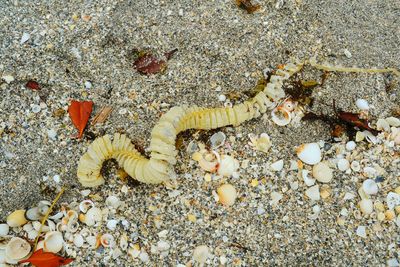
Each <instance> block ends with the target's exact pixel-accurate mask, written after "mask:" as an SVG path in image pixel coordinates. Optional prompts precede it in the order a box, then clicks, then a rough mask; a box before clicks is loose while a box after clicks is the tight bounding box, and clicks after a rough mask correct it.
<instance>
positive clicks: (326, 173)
mask: <svg viewBox="0 0 400 267" xmlns="http://www.w3.org/2000/svg"><path fill="white" fill-rule="evenodd" d="M312 174H313V176H314V178H315V179H317V181H318V182H321V183H329V182H330V181H331V180H332V178H333V172H332V169H331V168H329V166H328V165H327V164H326V163H324V162H319V163H317V164H315V165H314V166H313V170H312Z"/></svg>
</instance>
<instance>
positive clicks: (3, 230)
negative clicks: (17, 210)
mask: <svg viewBox="0 0 400 267" xmlns="http://www.w3.org/2000/svg"><path fill="white" fill-rule="evenodd" d="M9 231H10V226H9V225H8V224H6V223H2V224H0V237H4V236H7V235H8V232H9Z"/></svg>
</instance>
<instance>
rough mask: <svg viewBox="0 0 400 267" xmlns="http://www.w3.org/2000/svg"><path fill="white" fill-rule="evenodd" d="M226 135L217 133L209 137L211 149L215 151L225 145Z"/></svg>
mask: <svg viewBox="0 0 400 267" xmlns="http://www.w3.org/2000/svg"><path fill="white" fill-rule="evenodd" d="M225 140H226V135H225V134H224V133H223V132H217V133H215V134H213V135H212V136H211V137H210V143H211V148H213V149H215V148H218V147H220V146H223V145H224V144H225Z"/></svg>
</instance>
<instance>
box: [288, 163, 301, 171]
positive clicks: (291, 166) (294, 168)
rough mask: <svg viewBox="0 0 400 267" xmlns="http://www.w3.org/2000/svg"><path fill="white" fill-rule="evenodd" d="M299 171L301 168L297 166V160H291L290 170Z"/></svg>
mask: <svg viewBox="0 0 400 267" xmlns="http://www.w3.org/2000/svg"><path fill="white" fill-rule="evenodd" d="M298 169H299V166H298V164H297V161H295V160H290V166H289V170H290V171H295V170H298Z"/></svg>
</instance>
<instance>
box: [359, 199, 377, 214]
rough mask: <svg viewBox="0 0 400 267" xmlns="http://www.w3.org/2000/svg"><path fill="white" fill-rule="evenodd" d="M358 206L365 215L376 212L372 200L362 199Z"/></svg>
mask: <svg viewBox="0 0 400 267" xmlns="http://www.w3.org/2000/svg"><path fill="white" fill-rule="evenodd" d="M358 205H359V206H360V210H361V212H362V213H363V214H366V215H369V214H371V213H372V212H373V211H374V205H373V203H372V200H371V199H367V198H364V199H361V201H360V202H359V203H358Z"/></svg>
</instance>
